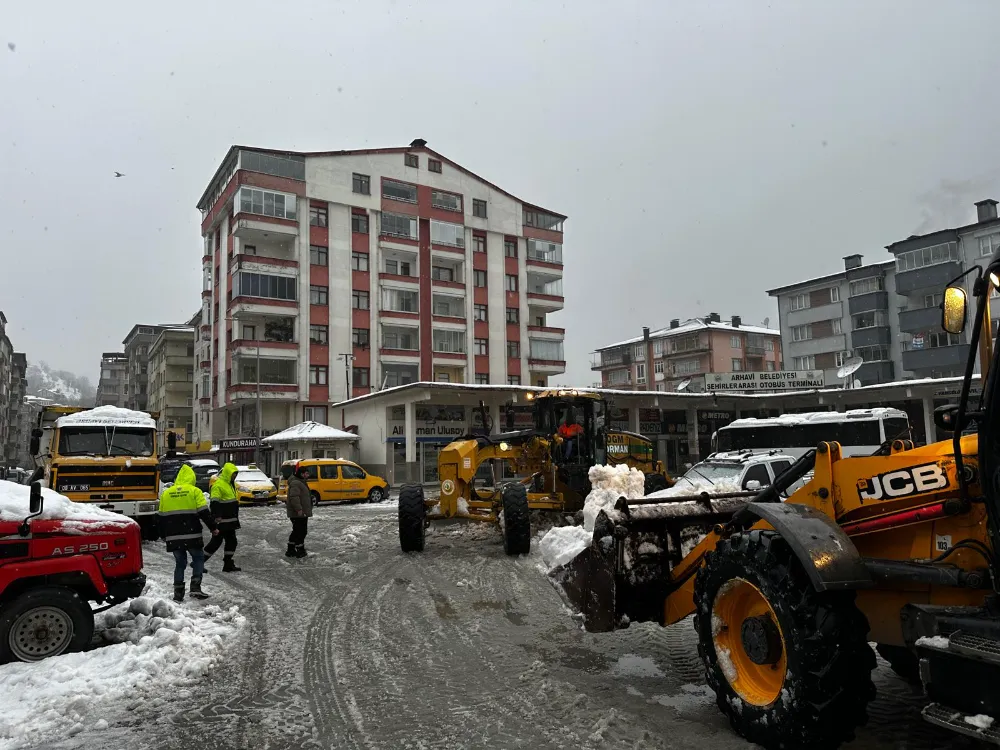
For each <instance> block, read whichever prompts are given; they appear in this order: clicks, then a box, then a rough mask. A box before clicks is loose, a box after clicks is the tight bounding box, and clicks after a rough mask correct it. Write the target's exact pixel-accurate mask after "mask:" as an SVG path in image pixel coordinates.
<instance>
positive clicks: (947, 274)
mask: <svg viewBox="0 0 1000 750" xmlns="http://www.w3.org/2000/svg"><path fill="white" fill-rule="evenodd" d="M960 273H962V264H961V263H959V262H957V261H948V262H947V263H937V264H935V265H932V266H924V267H923V268H914V269H913V270H912V271H903V272H901V273H900V272H897V273H896V292H897V293H898V294H903V295H910V294H913V293H915V292H919V293H923V292H924V291H926V290H934V291H936V292H940V291H942V290H943V289H944V287H945V286H946V285H947V284H948V282H949V281H951V280H952V279H953V278H955V277H956V276H958V275H959V274H960ZM904 369H907V370H908V369H910V368H908V367H905V366H904Z"/></svg>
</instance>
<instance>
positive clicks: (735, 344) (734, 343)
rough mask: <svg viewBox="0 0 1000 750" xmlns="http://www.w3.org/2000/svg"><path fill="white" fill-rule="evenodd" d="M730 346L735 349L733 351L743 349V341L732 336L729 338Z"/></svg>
mask: <svg viewBox="0 0 1000 750" xmlns="http://www.w3.org/2000/svg"><path fill="white" fill-rule="evenodd" d="M729 346H730V347H731V348H733V349H742V348H743V339H741V338H740V337H739V336H730V337H729Z"/></svg>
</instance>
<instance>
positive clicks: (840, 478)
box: [553, 253, 1000, 748]
mask: <svg viewBox="0 0 1000 750" xmlns="http://www.w3.org/2000/svg"><path fill="white" fill-rule="evenodd" d="M997 273H1000V253H998V254H997V255H996V256H994V257H993V258H992V260H991V262H990V264H989V266H988V267H987V269H986V271H985V272H983V271H982V269H980V268H979V267H978V266H976V267H973V268H972V269H970V270H969V271H966V273H964V274H962V276H959V277H958V278H957V279H955V280H953V281H952V282H951V283H950V284H949V285H948V286H947V288H946V289H945V294H944V302H943V304H942V309H943V316H942V327H943V328H944V330H946V331H948V332H949V333H961V332H962V331H964V330H965V328H966V308H967V298H968V295H967V293H966V291H965V290H964V289H963V288H961V287H960V286H959V283H960V282H961V281H962V278H963V277H964V276H967V275H972V276H973V278H972V279H971V281H972V283H971V285H970V286H971V289H972V295H973V297H974V298H975V301H976V310H975V315H974V318H973V319H972V323H971V327H972V342H973V345H972V346H971V347H970V351H969V358H968V363H967V366H966V370H965V379H964V382H963V385H962V392H961V397H960V400H959V403H958V404H957V405H954V406H944V407H940V408H939V409H937V410H936V412H935V415H934V416H935V423H936V424H937V426H938V427H939V428H941V429H944V430H947V431H951V432H953V435H954V437H953V439H952V440H948V441H945V442H939V443H934V444H930V445H926V446H923V447H918V448H914V447H913V444H912V443H910V442H909V441H893V442H892V443H890V444H889V445H886V446H883V448H882V449H880V450H879V451H878V452H877V453H876V454H875V455H872V456H862V457H851V458H844V457H842V455H841V451H840V446H839V445H838V444H837V443H821V444H820V445H819V446H818V447H817V448H816V449H815V450H813V451H810V452H809V453H807V454H806V455H804V456H803V457H802V458H800V459H799V460H798V461H797V462H796V463H794V464H793V465H792V466H791V467H789V468H788V469H787V470H786V471H785V472H784V473H783V474H782V475H780V476H779V477H777V478H776V480H775V482H774V483H773V484H772V485H771V486H770V487H767V488H765V489H764V490H763V491H761V492H759V493H756V494H755V495H754V496H753V497H745V496H741V495H746V494H747V493H733V494H729V495H724V496H715V497H713V496H711V495H708V494H705V495H703V496H700V497H694V498H678V499H675V500H672V501H667V502H664V501H662V500H653V501H652V502H649V501H642V500H629V501H626V500H625V499H624V498H623V499H621V500H619V502H618V503H617V505H616V506H615V508H614V509H611V510H607V511H602V513H601V514H600V515H599V516H598V518H597V520H596V523H595V529H594V539H593V543H592V546H591V547H589V548H588V549H587V550H585V551H584V552H583V553H582V554H581V555H579V556H578V557H577V558H575V559H574V560H572V561H571V562H570V563H569V564H567V565H566V566H564V567H562V568H560V569H558V570H556V571H555V572H554V574H553V575H554V578H555V579H556V581H557V582H558V583H559V584H561V589H562V591H563V592H564V594H565V595H566V597H567V598H568V599H569V600H570V603H571V604H573V605H574V606H576V607H577V608H578V609H579V610H580V611H581V612H582V613H583V615H584V621H585V626H586V627H587V629H588V630H591V631H608V630H613V629H615V628H620V627H626V626H627V625H628V624H629V623H630V622H637V621H653V622H658V623H660V624H661V625H668V624H671V623H676V622H678V621H679V620H681V619H683V618H685V617H687V616H688V615H692V614H693V615H694V618H693V622H694V627H695V630H696V632H697V635H698V653H699V656H700V658H701V661H702V664H703V666H704V670H705V678H706V680H707V682H708V684H709V686H710V687H711V688H712V689H713V690H714V691H715V694H716V699H717V704H718V707H719V709H720V710H721V711H722V712H723V713H724V714H725V715H726V716H727V717H728V719H729V721H730V723H731V725H732V727H733V728H734V729H735V730H736V732H738V733H739V734H740V735H742V736H743V737H745V738H746V739H748V740H750V741H752V742H755V743H758V744H760V745H762V746H764V747H766V748H799V747H804V748H835V747H838V746H839V745H840V744H842V743H844V742H848V741H849V740H851V739H852V738H853V737H854V733H855V729H856V727H858V726H859V725H862V724H864V723H865V722H866V720H867V705H868V703H869V701H871V700H872V698H873V697H874V694H875V687H874V685H873V682H872V677H871V671H872V669H874V667H875V664H876V660H875V653H874V652H873V650H872V648H871V646H870V645H869V643H870V642H874V643H875V644H877V650H878V652H879V653H880V654H881V655H882V656H883V657H884V658H886V660H887V661H888V662H889V664H890V665H891V666H892V668H893V669H894V670H895V671H896V672H897V673H898V674H899V675H901V676H902V677H904V678H907V679H910V680H913V681H916V682H921V681H922V683H923V686H924V689H925V691H926V695H927V698H928V703H927V705H926V707H925V708H924V709H923V716H924V718H925V719H926V720H927V721H929V722H931V723H933V724H936V725H939V726H941V727H945V728H947V729H950V730H953V731H955V732H959V733H962V734H966V735H970V736H973V737H976V738H978V739H980V740H983V741H987V742H992V743H995V744H1000V725H998V724H995V723H994V718H996V719H1000V601H998V592H1000V588H998V586H1000V584H998V577H1000V561H998V557H997V549H998V545H997V540H998V534H1000V383H998V378H1000V366H998V363H997V362H996V356H997V354H996V350H995V349H994V346H993V341H992V337H991V331H990V314H989V297H990V291H991V288H992V287H995V286H997V285H998V279H997V276H996V274H997ZM977 348H978V351H979V355H980V370H981V373H982V378H983V389H982V395H981V397H979V401H978V403H970V398H969V393H970V383H971V381H972V378H973V373H974V370H975V365H976V350H977ZM963 433H967V434H963ZM810 472H812V478H811V480H810V481H808V483H806V484H805V485H804V486H803V487H802V488H801V489H799V490H797V491H795V492H794V493H793V494H792V495H791V496H790V497H788V498H787V499H785V500H784V501H782V500H783V498H782V492H784V491H785V490H787V489H789V488H790V487H792V486H793V485H794V484H795V482H796V481H798V480H800V479H803V478H807V477H808V475H809V473H810ZM692 529H694V530H695V531H696V533H700V534H703V535H704V536H703V539H702V540H701V541H700V543H698V545H697V546H696V547H695V548H694V549H693V550H691V551H690V552H688V554H686V555H684V554H683V553H682V549H681V543H680V540H681V538H682V535H683V537H684V538H685V539H688V538H690V536H691V530H692Z"/></svg>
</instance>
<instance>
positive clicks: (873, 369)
mask: <svg viewBox="0 0 1000 750" xmlns="http://www.w3.org/2000/svg"><path fill="white" fill-rule="evenodd" d="M895 374H896V373H895V368H894V367H893V364H892V362H865V363H864V364H863V365H861V367H859V368H858V370H857V371H856V372H855V373H854V374H853V375H852V376H851V378H852V380H860V381H861V384H862V385H875V384H878V383H892V382H893V381H895V379H896V378H895ZM827 383H828V384H829V383H830V380H829V379H827Z"/></svg>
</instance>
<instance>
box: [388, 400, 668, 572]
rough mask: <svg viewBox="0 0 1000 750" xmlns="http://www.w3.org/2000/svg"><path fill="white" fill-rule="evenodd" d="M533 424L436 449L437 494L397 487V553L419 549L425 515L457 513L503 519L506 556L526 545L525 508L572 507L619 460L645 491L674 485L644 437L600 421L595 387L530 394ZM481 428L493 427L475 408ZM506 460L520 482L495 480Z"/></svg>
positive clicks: (603, 411)
mask: <svg viewBox="0 0 1000 750" xmlns="http://www.w3.org/2000/svg"><path fill="white" fill-rule="evenodd" d="M526 398H527V399H528V400H530V401H532V405H533V408H532V414H533V420H534V424H533V425H532V427H531V428H530V429H527V430H519V431H515V432H505V433H500V434H497V435H490V434H486V435H467V436H465V437H464V438H462V439H460V440H456V441H454V442H452V443H450V444H449V445H447V446H446V447H444V448H442V449H441V452H440V454H439V455H438V479H439V481H440V483H441V484H440V487H441V492H440V496H439V498H438V499H429V498H426V499H425V497H424V492H423V487H421V486H420V485H415V484H409V485H404V486H403V487H402V488H400V492H399V543H400V547H401V548H402V550H403V551H404V552H420V551H422V550H423V548H424V532H425V530H426V528H427V524H428V523H429V522H430V521H434V520H440V519H446V518H463V519H468V520H471V521H485V522H488V523H497V522H499V521H500V519H501V516H502V519H503V523H502V531H503V539H504V549H505V551H506V552H507V554H509V555H520V554H525V553H527V552H528V551H529V550H530V548H531V525H530V520H529V514H530V511H532V510H541V511H557V512H560V513H575V512H577V511H580V510H582V509H583V503H584V500H585V499H586V497H587V494H588V493H589V492H590V479H589V476H588V475H589V472H590V469H591V467H592V466H594V465H596V464H626V465H628V466H630V467H635V468H637V469H639V470H640V471H642V472H643V473H645V474H646V484H645V490H646V494H649V493H651V492H655V491H657V490H661V489H666V488H667V487H669V486H671V485H672V484H673V482H672V480H671V479H670V477H669V476H668V475H667V473H666V472H665V471H664V468H663V463H662V462H660V461H657V460H656V457H655V455H654V454H655V451H654V446H653V443H652V442H651V441H650V440H649V439H648V438H646V437H644V436H643V435H639V434H637V433H634V432H628V431H624V430H613V429H608V428H607V427H606V426H605V418H606V416H607V412H608V409H607V404H606V402H605V401H604V399H603V398H601V396H600V395H599V394H597V393H593V392H588V391H579V390H575V389H555V390H546V391H541V392H537V393H536V392H529V393H528V394H527V396H526ZM480 409H481V414H482V423H483V427H484V431H485V432H487V433H489V432H490V431H491V429H492V425H491V424H490V420H489V415H488V414H487V410H486V408H485V406H482V405H481V407H480ZM504 462H505V463H506V464H507V467H508V469H509V471H510V473H511V474H515V475H517V476H519V477H522V478H521V479H520V480H516V481H509V482H506V483H504V482H501V481H499V479H498V477H497V468H498V464H501V463H504Z"/></svg>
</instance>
